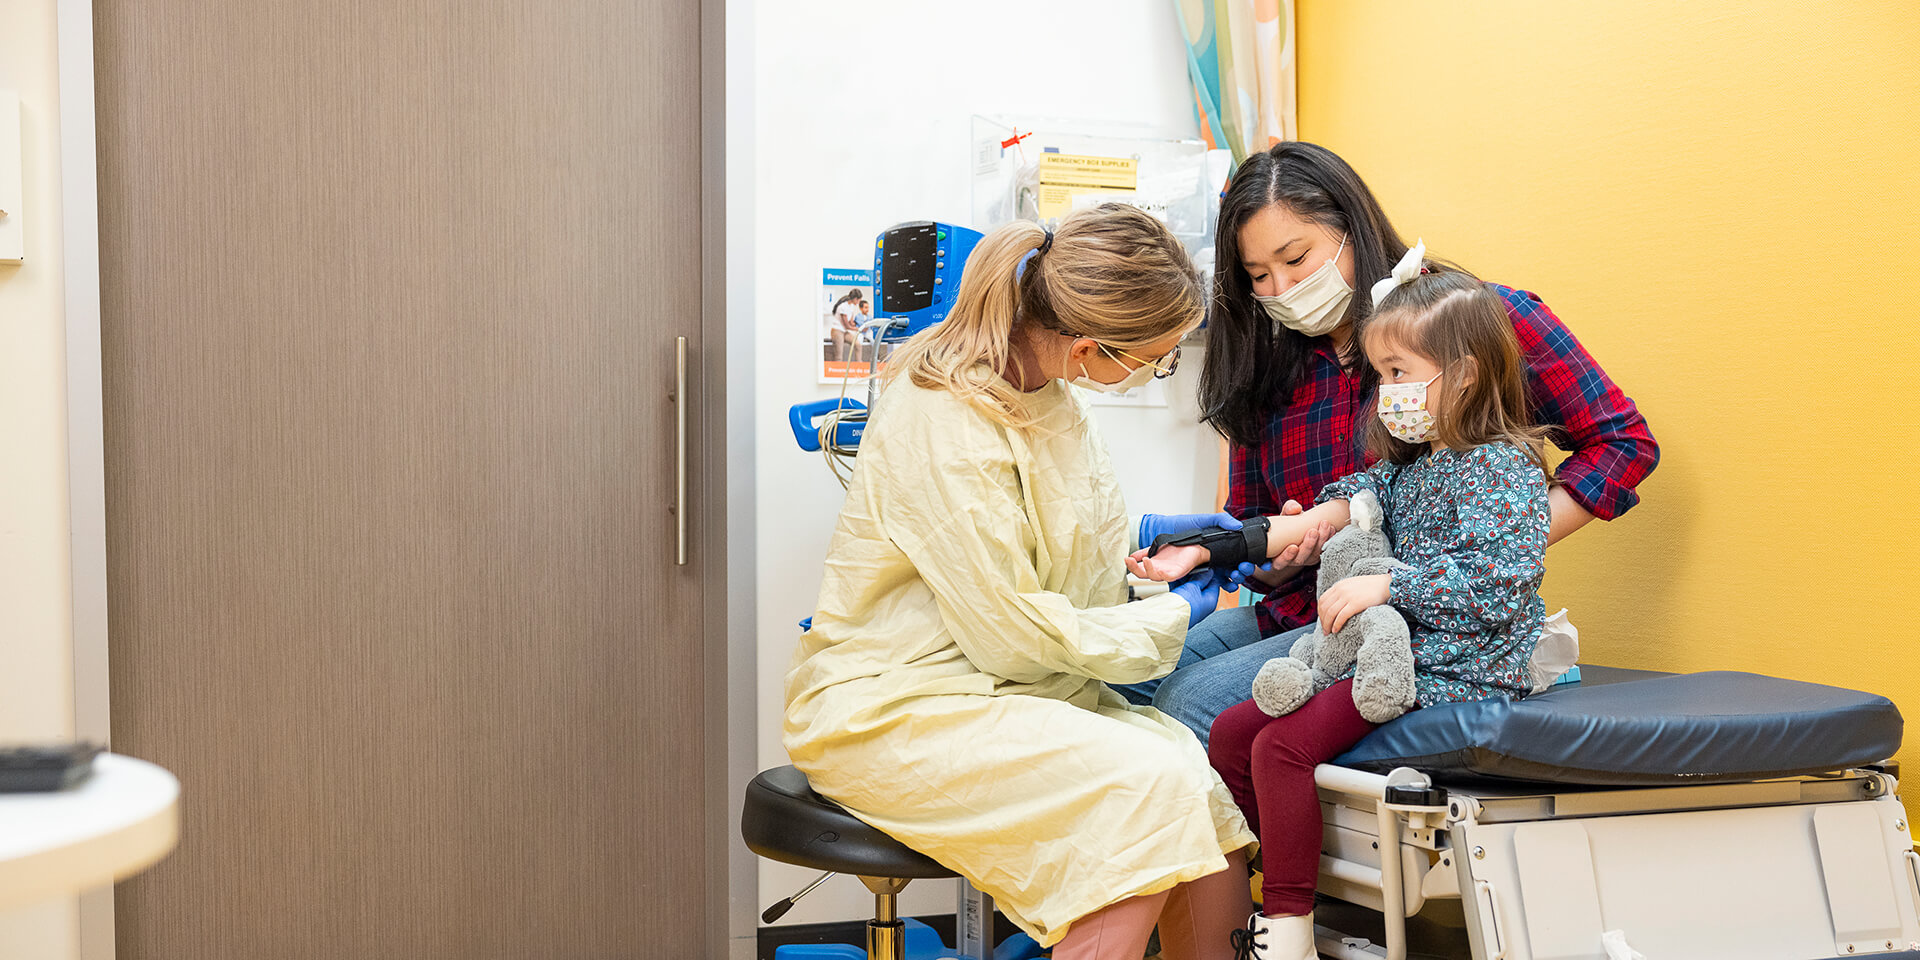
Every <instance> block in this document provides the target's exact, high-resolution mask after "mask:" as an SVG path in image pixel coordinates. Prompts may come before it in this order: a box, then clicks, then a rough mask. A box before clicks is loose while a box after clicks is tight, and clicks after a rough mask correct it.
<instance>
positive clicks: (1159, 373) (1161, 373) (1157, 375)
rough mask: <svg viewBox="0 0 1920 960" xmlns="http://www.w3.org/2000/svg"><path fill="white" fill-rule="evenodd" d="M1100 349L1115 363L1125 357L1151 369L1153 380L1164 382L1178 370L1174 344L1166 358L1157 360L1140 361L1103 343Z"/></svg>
mask: <svg viewBox="0 0 1920 960" xmlns="http://www.w3.org/2000/svg"><path fill="white" fill-rule="evenodd" d="M1095 342H1096V343H1097V342H1098V341H1095ZM1100 349H1101V350H1104V351H1106V353H1107V356H1109V357H1113V359H1114V360H1115V361H1116V362H1117V361H1119V359H1120V357H1126V358H1127V359H1128V360H1132V361H1133V362H1134V363H1137V364H1139V365H1140V366H1142V367H1152V368H1153V378H1154V379H1155V380H1165V379H1166V378H1168V377H1171V376H1173V372H1174V371H1175V370H1178V369H1180V346H1179V344H1175V345H1174V347H1173V349H1172V350H1168V351H1167V354H1166V356H1163V357H1161V358H1160V359H1158V360H1142V359H1140V358H1139V357H1136V356H1134V355H1133V354H1131V353H1128V352H1126V351H1125V350H1116V349H1114V348H1112V347H1109V346H1107V345H1106V344H1104V343H1102V344H1100ZM1116 355H1117V356H1116Z"/></svg>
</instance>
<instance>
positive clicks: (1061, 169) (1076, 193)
mask: <svg viewBox="0 0 1920 960" xmlns="http://www.w3.org/2000/svg"><path fill="white" fill-rule="evenodd" d="M1038 179H1039V189H1038V191H1037V194H1038V195H1037V197H1036V199H1037V201H1038V207H1039V215H1040V219H1042V220H1052V219H1055V218H1057V217H1064V216H1066V215H1067V213H1068V212H1070V211H1071V210H1073V209H1074V206H1075V204H1074V198H1075V197H1080V196H1085V195H1088V194H1111V195H1113V196H1114V197H1115V198H1116V199H1118V198H1120V197H1124V196H1128V195H1131V194H1132V193H1133V192H1134V190H1136V189H1138V187H1139V183H1140V161H1139V160H1137V159H1135V158H1133V157H1089V156H1080V155H1076V154H1071V153H1043V154H1041V155H1040V163H1039V177H1038ZM1083 205H1084V204H1083Z"/></svg>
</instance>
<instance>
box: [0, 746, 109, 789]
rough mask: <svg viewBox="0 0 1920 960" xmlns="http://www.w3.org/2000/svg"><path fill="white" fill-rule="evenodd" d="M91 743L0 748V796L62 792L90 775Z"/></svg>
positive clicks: (94, 750) (94, 754) (94, 748)
mask: <svg viewBox="0 0 1920 960" xmlns="http://www.w3.org/2000/svg"><path fill="white" fill-rule="evenodd" d="M101 749H102V748H101V747H100V745H99V744H94V743H60V744H44V745H39V746H11V747H5V746H0V793H36V792H45V791H50V790H65V789H66V788H68V787H71V786H73V785H74V784H76V783H79V782H80V781H82V780H84V779H86V777H87V774H89V773H92V772H93V758H94V757H97V756H99V755H100V751H101Z"/></svg>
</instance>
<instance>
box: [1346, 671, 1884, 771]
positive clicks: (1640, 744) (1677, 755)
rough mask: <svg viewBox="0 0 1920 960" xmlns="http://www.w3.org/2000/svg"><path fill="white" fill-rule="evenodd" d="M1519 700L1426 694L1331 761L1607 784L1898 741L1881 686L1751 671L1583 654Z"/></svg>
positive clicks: (1811, 762)
mask: <svg viewBox="0 0 1920 960" xmlns="http://www.w3.org/2000/svg"><path fill="white" fill-rule="evenodd" d="M1580 677H1581V680H1580V682H1579V683H1570V684H1564V685H1562V686H1557V687H1554V688H1553V689H1551V690H1548V691H1547V692H1545V693H1541V694H1536V695H1534V696H1531V697H1528V698H1526V699H1524V700H1482V701H1479V702H1476V703H1446V704H1440V705H1438V706H1432V707H1423V708H1421V709H1419V710H1415V711H1413V712H1412V713H1409V714H1407V715H1406V716H1404V717H1401V718H1400V719H1398V720H1394V721H1392V722H1391V723H1388V724H1386V725H1385V726H1383V727H1381V728H1380V729H1378V730H1375V731H1374V732H1373V733H1371V734H1368V735H1367V736H1366V737H1365V738H1364V739H1362V740H1361V741H1360V742H1359V743H1357V744H1355V745H1354V746H1353V749H1351V750H1348V751H1347V752H1346V753H1344V754H1342V755H1341V756H1339V757H1337V758H1335V760H1334V761H1333V762H1334V763H1337V764H1340V765H1341V766H1347V767H1354V768H1356V769H1360V770H1367V771H1371V772H1375V773H1385V772H1387V771H1389V770H1391V769H1393V768H1394V767H1412V768H1414V769H1416V770H1419V771H1421V772H1423V773H1427V774H1429V775H1431V776H1433V777H1434V778H1435V779H1437V780H1441V781H1443V782H1444V781H1445V780H1447V779H1448V778H1449V777H1453V778H1466V779H1494V780H1504V781H1524V782H1529V783H1563V784H1589V785H1603V786H1674V785H1677V784H1694V783H1731V782H1738V781H1742V780H1760V779H1765V778H1768V777H1791V776H1802V775H1806V774H1814V773H1827V772H1831V771H1835V770H1842V769H1846V768H1848V767H1858V766H1864V765H1868V764H1876V763H1881V762H1883V761H1885V760H1887V759H1889V758H1891V757H1892V756H1893V755H1894V753H1895V752H1896V751H1898V750H1899V749H1900V732H1901V727H1902V721H1901V719H1900V710H1899V708H1898V707H1895V706H1894V705H1893V701H1891V700H1888V699H1887V698H1885V697H1881V696H1875V695H1873V694H1870V693H1861V692H1860V691H1857V690H1846V689H1842V688H1840V687H1828V686H1822V685H1820V684H1817V683H1803V682H1801V681H1798V680H1782V679H1780V678H1778V677H1766V676H1761V675H1759V674H1753V673H1734V672H1729V671H1714V672H1710V673H1682V674H1670V673H1656V672H1652V671H1646V670H1623V669H1619V668H1611V667H1593V666H1587V665H1584V664H1583V665H1581V667H1580Z"/></svg>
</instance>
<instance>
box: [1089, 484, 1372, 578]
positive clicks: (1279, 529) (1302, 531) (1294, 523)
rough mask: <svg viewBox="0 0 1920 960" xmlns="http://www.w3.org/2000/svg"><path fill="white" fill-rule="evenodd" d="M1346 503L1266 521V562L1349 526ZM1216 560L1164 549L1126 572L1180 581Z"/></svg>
mask: <svg viewBox="0 0 1920 960" xmlns="http://www.w3.org/2000/svg"><path fill="white" fill-rule="evenodd" d="M1348 519H1349V517H1348V512H1347V501H1345V500H1329V501H1327V502H1325V503H1322V504H1320V505H1319V506H1317V507H1314V508H1313V509H1311V510H1307V511H1305V512H1302V513H1297V514H1294V515H1292V516H1274V517H1268V518H1267V559H1272V558H1274V557H1277V556H1279V555H1280V554H1281V553H1283V552H1285V551H1286V549H1287V548H1288V547H1291V546H1293V545H1295V544H1298V543H1299V542H1300V541H1302V540H1305V539H1306V538H1307V537H1308V535H1310V534H1314V533H1315V531H1317V530H1318V529H1319V528H1320V525H1321V524H1326V525H1328V526H1330V527H1332V528H1333V529H1335V530H1338V529H1340V528H1341V527H1344V526H1346V525H1347V520H1348ZM1211 559H1213V555H1212V553H1210V552H1209V551H1208V550H1207V548H1206V547H1198V546H1195V547H1163V548H1161V549H1160V551H1159V552H1158V553H1155V554H1154V555H1153V556H1151V557H1149V556H1147V551H1146V550H1144V549H1143V550H1140V551H1138V552H1136V553H1134V554H1133V556H1130V557H1128V558H1127V572H1128V573H1131V574H1133V575H1134V576H1136V577H1141V578H1143V579H1147V580H1178V579H1180V578H1181V577H1184V576H1186V575H1187V574H1188V573H1190V572H1192V571H1194V570H1196V569H1198V568H1200V567H1203V566H1205V565H1206V563H1207V561H1209V560H1211Z"/></svg>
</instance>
